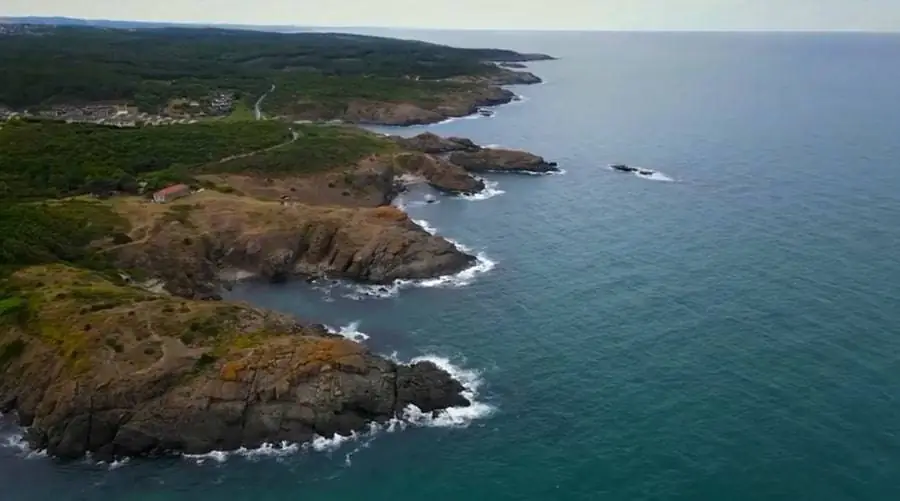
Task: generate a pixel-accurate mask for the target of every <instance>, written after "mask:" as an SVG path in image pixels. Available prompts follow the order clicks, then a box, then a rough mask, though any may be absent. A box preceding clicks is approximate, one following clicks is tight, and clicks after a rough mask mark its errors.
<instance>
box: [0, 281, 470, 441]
mask: <svg viewBox="0 0 900 501" xmlns="http://www.w3.org/2000/svg"><path fill="white" fill-rule="evenodd" d="M13 283H14V284H15V285H16V286H17V287H18V288H19V289H20V292H21V294H22V297H23V298H24V301H25V304H24V305H23V306H22V308H23V312H25V313H23V315H24V316H22V317H21V318H19V319H18V321H16V320H8V319H4V320H5V321H4V322H3V323H2V324H0V353H2V355H3V356H2V357H0V375H2V377H0V411H2V412H8V411H12V410H15V411H17V413H18V416H19V418H20V421H21V422H22V424H23V425H25V426H30V427H31V428H30V430H29V433H28V436H27V438H28V440H29V442H30V443H31V444H32V445H33V446H34V447H37V448H46V449H47V450H48V452H49V453H50V454H51V455H54V456H60V457H70V458H75V457H80V456H82V455H84V454H85V453H87V452H92V453H95V455H96V457H99V458H100V459H106V458H111V457H114V456H138V455H154V454H160V453H164V452H169V451H184V452H188V453H203V452H208V451H210V450H227V449H234V448H238V447H241V446H246V447H255V446H259V445H261V444H262V443H264V442H277V441H281V440H286V441H291V442H300V441H307V440H309V439H311V438H312V437H313V436H314V435H315V434H318V435H323V436H331V435H333V434H334V433H341V434H349V433H350V432H351V431H354V430H360V429H362V428H363V427H364V426H366V424H367V423H369V422H373V421H375V422H385V421H387V420H389V419H391V418H394V417H397V416H398V415H399V414H400V413H401V412H402V410H403V409H404V408H405V407H406V406H408V405H410V404H412V405H416V406H417V407H419V408H421V409H422V410H424V411H426V412H429V411H433V410H436V409H443V408H446V407H450V406H465V405H469V402H468V401H466V399H465V398H464V397H462V396H461V391H462V389H463V388H462V387H461V386H460V384H459V383H457V382H455V381H453V380H452V379H451V378H450V376H449V375H448V374H447V373H445V372H443V371H441V370H440V369H438V368H437V367H436V366H434V365H433V364H430V363H418V364H416V365H412V366H407V365H402V364H395V363H393V362H391V361H388V360H385V359H383V358H380V357H378V356H375V355H373V354H372V353H370V352H368V351H367V350H366V349H365V348H364V347H362V346H361V345H359V344H357V343H354V342H352V341H348V340H346V339H343V338H341V337H339V336H334V335H330V334H328V333H327V332H326V331H325V330H324V329H323V328H322V327H319V326H311V325H302V324H299V323H297V322H296V321H295V320H292V319H291V318H288V317H285V316H282V315H278V314H274V313H269V312H265V311H261V310H257V309H253V308H250V307H247V306H242V305H236V304H228V303H223V302H209V301H189V300H180V299H176V298H172V297H170V296H161V295H155V294H151V293H148V292H144V291H141V290H138V289H135V288H132V287H128V286H123V285H115V284H113V283H111V282H109V281H108V280H105V279H103V278H101V277H99V276H97V275H93V274H91V273H89V272H84V271H79V270H75V269H72V268H67V267H65V266H61V265H56V266H49V267H39V268H29V269H25V270H22V271H20V272H18V273H17V274H16V275H15V276H14V277H13ZM25 317H27V318H25Z"/></svg>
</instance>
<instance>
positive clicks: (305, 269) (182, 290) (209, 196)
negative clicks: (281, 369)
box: [108, 192, 474, 297]
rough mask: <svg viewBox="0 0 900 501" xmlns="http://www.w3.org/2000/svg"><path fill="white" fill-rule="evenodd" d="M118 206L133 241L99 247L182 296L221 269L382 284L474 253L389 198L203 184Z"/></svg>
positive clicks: (448, 266)
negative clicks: (299, 197) (264, 197)
mask: <svg viewBox="0 0 900 501" xmlns="http://www.w3.org/2000/svg"><path fill="white" fill-rule="evenodd" d="M117 210H119V211H120V213H122V214H123V215H124V216H126V217H127V218H129V219H130V220H132V221H133V224H132V226H133V227H136V228H138V229H137V230H135V231H134V232H133V235H132V238H133V239H134V241H133V242H132V243H129V244H126V245H122V246H119V247H116V248H112V249H110V250H108V252H111V253H113V254H114V255H115V256H116V259H117V261H118V263H119V264H120V265H121V266H123V267H126V268H136V269H140V270H144V271H145V272H147V273H149V274H151V275H152V276H154V277H156V278H159V279H161V280H163V282H164V283H165V284H166V288H167V289H168V290H169V291H170V292H172V293H174V294H177V295H180V296H184V297H204V296H208V295H210V294H213V293H214V291H215V290H216V288H217V287H216V285H217V282H218V279H217V277H218V276H219V272H220V271H221V270H222V269H238V270H243V271H247V272H251V273H254V274H258V275H260V276H262V277H264V278H267V279H270V280H273V281H279V280H285V279H288V278H290V277H292V276H306V277H323V276H327V277H331V278H346V279H351V280H355V281H360V282H369V283H387V282H391V281H393V280H395V279H399V278H429V277H435V276H440V275H445V274H451V273H456V272H458V271H461V270H463V269H465V268H466V267H468V266H470V265H471V264H472V262H473V261H474V258H473V257H472V256H469V255H467V254H464V253H462V252H460V251H459V250H457V249H456V248H455V247H454V246H453V245H452V244H451V243H450V242H448V241H446V240H444V239H442V238H440V237H436V236H433V235H430V234H428V233H427V232H425V231H424V230H423V229H422V228H420V227H419V226H417V225H416V224H415V223H413V222H412V221H410V220H409V218H408V217H407V216H406V214H404V213H403V212H402V211H400V210H399V209H396V208H394V207H391V206H383V207H376V208H349V207H322V206H307V205H302V204H296V203H293V202H285V203H279V202H264V201H260V200H254V199H249V198H246V197H236V196H230V195H223V194H219V193H210V192H205V193H201V194H195V195H192V196H191V197H188V198H185V199H182V200H180V201H179V202H178V203H176V204H171V205H163V206H160V205H154V204H149V203H147V202H143V201H139V200H135V199H129V200H127V201H125V200H123V201H120V202H119V205H118V206H117Z"/></svg>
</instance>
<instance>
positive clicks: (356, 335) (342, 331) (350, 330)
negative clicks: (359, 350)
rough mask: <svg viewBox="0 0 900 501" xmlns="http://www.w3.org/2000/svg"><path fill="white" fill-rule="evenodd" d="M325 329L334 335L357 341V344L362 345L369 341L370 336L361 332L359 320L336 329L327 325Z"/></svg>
mask: <svg viewBox="0 0 900 501" xmlns="http://www.w3.org/2000/svg"><path fill="white" fill-rule="evenodd" d="M325 328H326V329H328V332H330V333H332V334H338V335H340V336H343V337H345V338H347V339H349V340H350V341H356V342H357V343H361V342H363V341H365V340H367V339H369V335H368V334H366V333H365V332H362V331H360V330H359V321H358V320H357V321H355V322H350V323H349V324H347V325H344V326H342V327H338V328H334V327H331V326H329V325H326V326H325Z"/></svg>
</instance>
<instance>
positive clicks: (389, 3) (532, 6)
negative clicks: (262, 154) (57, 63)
mask: <svg viewBox="0 0 900 501" xmlns="http://www.w3.org/2000/svg"><path fill="white" fill-rule="evenodd" d="M25 15H32V16H69V17H81V18H90V19H116V20H142V21H178V22H196V23H236V24H261V25H298V26H331V27H339V26H342V27H347V26H352V27H362V26H372V27H403V28H463V29H546V30H816V31H818V30H864V31H900V0H516V1H510V0H252V1H249V2H248V1H232V0H2V1H0V16H25Z"/></svg>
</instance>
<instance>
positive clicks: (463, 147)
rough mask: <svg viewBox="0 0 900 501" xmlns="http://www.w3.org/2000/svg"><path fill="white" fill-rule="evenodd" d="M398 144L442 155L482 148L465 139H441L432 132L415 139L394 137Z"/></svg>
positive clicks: (414, 137)
mask: <svg viewBox="0 0 900 501" xmlns="http://www.w3.org/2000/svg"><path fill="white" fill-rule="evenodd" d="M391 139H393V140H394V141H395V142H397V144H399V145H400V146H402V147H403V148H406V149H409V150H416V151H421V152H422V153H429V154H441V153H451V152H454V151H478V150H480V149H481V147H480V146H478V145H477V144H475V143H474V142H472V140H471V139H466V138H464V137H441V136H438V135H437V134H432V133H431V132H425V133H423V134H419V135H418V136H413V137H400V136H392V137H391Z"/></svg>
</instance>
